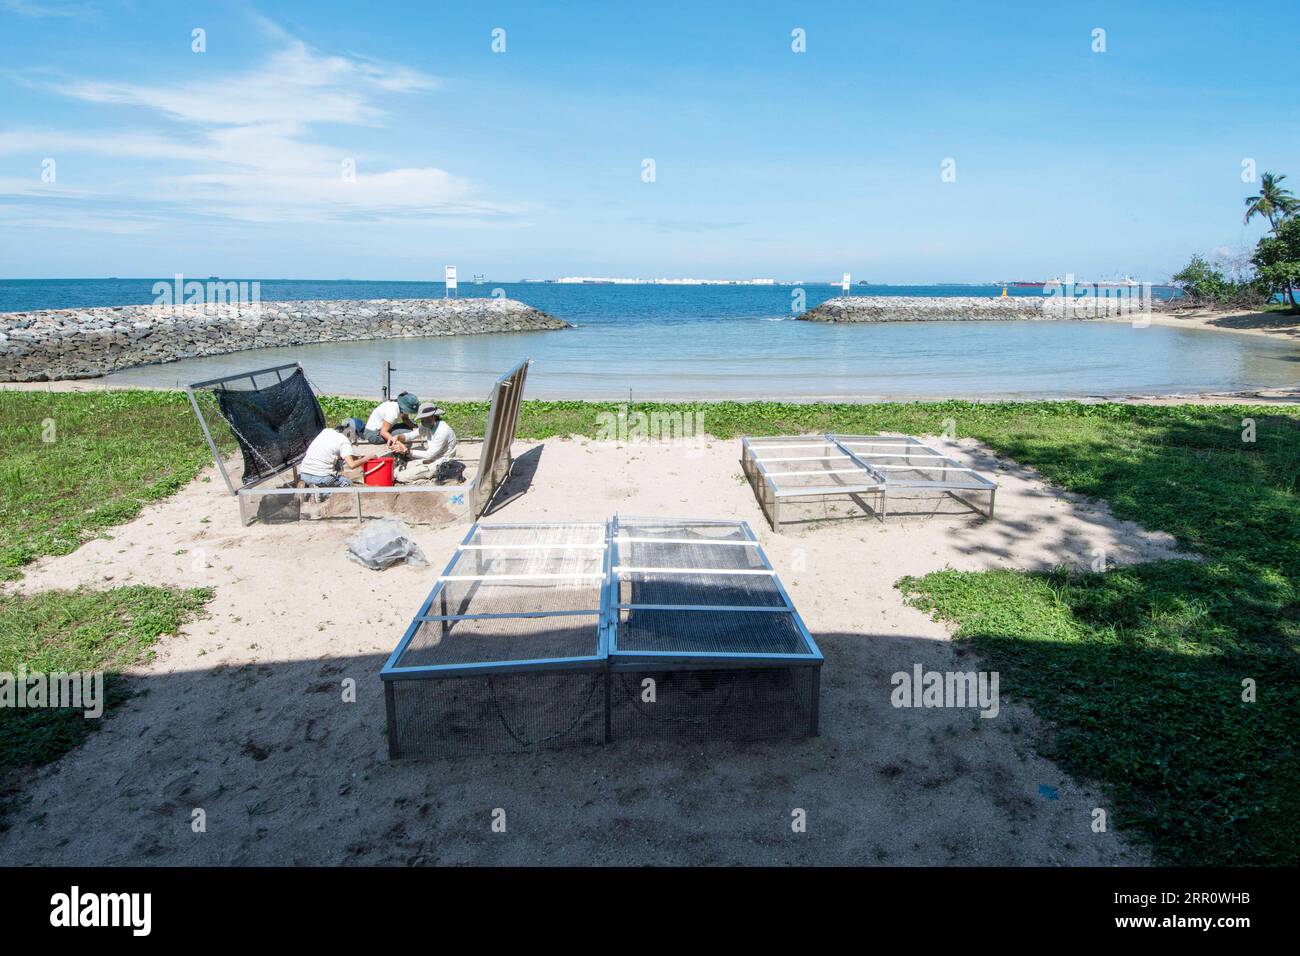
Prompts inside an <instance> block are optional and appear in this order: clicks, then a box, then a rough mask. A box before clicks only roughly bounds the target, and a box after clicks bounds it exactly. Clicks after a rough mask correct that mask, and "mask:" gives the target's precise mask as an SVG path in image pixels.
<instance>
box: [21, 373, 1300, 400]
mask: <svg viewBox="0 0 1300 956" xmlns="http://www.w3.org/2000/svg"><path fill="white" fill-rule="evenodd" d="M5 391H12V392H136V391H139V392H177V391H183V389H179V388H175V387H167V386H161V385H119V384H116V383H109V382H104V381H100V380H98V379H93V378H90V379H86V378H82V379H57V380H51V381H37V382H0V392H5ZM330 396H331V397H333V398H351V399H375V396H374V394H372V393H368V394H359V393H349V392H331V393H330ZM375 400H377V399H375ZM482 400H483V396H481V395H446V396H439V401H443V402H457V403H459V402H481V401H482ZM525 401H528V399H527V398H525ZM537 401H580V402H587V403H589V404H592V405H602V406H604V405H618V404H620V403H619V402H617V401H614V400H609V401H602V400H595V399H583V398H572V399H537ZM950 401H957V402H969V403H971V404H973V405H997V404H1007V403H1016V402H1081V403H1084V404H1092V405H1105V404H1108V403H1113V404H1117V405H1278V406H1287V405H1300V380H1298V381H1297V383H1296V384H1295V385H1293V386H1288V387H1284V388H1250V389H1242V390H1240V391H1233V392H1175V393H1169V394H1136V393H1135V394H1130V395H1087V394H1083V393H1080V394H1078V395H1073V396H1059V395H1057V396H1037V397H1036V396H1032V395H1000V396H992V397H980V398H967V397H960V396H956V397H954V396H952V395H920V396H907V397H906V398H890V397H888V396H845V395H827V396H807V395H801V396H796V397H791V398H781V397H773V396H771V395H757V394H756V395H752V396H736V397H731V398H726V399H714V398H709V399H696V398H645V399H638V400H637V401H636V402H635V404H638V405H677V404H688V403H689V404H702V405H715V404H717V405H720V404H733V403H741V404H744V403H751V402H779V403H782V404H787V405H817V404H826V405H885V404H898V405H921V404H927V403H933V402H950Z"/></svg>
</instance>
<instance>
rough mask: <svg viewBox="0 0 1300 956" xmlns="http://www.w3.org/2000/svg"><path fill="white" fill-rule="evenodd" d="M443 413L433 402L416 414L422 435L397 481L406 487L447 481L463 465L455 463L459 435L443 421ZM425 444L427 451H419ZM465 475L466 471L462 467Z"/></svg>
mask: <svg viewBox="0 0 1300 956" xmlns="http://www.w3.org/2000/svg"><path fill="white" fill-rule="evenodd" d="M442 416H443V411H442V409H441V408H439V407H438V406H437V405H435V404H433V402H425V403H424V404H423V405H421V406H420V408H419V411H417V412H416V413H415V421H416V423H417V424H418V425H419V431H418V433H417V434H416V435H415V436H414V437H412V438H410V439H408V441H409V442H410V443H411V447H410V450H409V451H408V453H407V454H408V457H407V459H406V461H403V462H401V463H399V464H398V466H397V468H396V469H395V470H394V472H393V480H394V481H397V482H400V483H402V484H409V483H410V482H412V481H429V480H432V479H438V480H445V479H446V478H447V477H450V476H451V473H452V472H453V471H454V470H455V469H454V468H453V467H452V466H454V465H459V464H460V462H458V461H455V454H456V433H455V432H454V431H452V430H451V426H450V425H448V424H447V423H446V422H445V421H443V419H442ZM421 443H423V445H424V447H423V448H420V447H417V446H418V445H420V444H421ZM461 470H462V472H463V467H462V469H461Z"/></svg>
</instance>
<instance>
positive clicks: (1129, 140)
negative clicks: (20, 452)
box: [0, 0, 1300, 283]
mask: <svg viewBox="0 0 1300 956" xmlns="http://www.w3.org/2000/svg"><path fill="white" fill-rule="evenodd" d="M196 28H201V29H202V30H204V31H205V39H206V52H203V53H195V52H193V51H192V49H191V47H192V31H193V30H195V29H196ZM497 28H500V29H502V30H504V31H505V52H502V53H495V52H493V50H492V42H493V35H492V31H493V30H494V29H497ZM796 28H799V29H802V30H804V31H805V32H806V38H807V39H806V47H807V49H806V52H804V53H795V52H793V51H792V49H791V44H792V38H791V31H792V30H795V29H796ZM1096 28H1101V29H1104V30H1105V31H1106V32H1105V43H1106V50H1105V52H1104V53H1095V52H1093V50H1092V46H1093V31H1094V29H1096ZM1297 37H1300V4H1295V3H1289V2H1285V3H1276V4H1272V5H1270V6H1267V7H1258V6H1251V5H1241V4H1225V3H1208V2H1182V3H1155V2H1150V3H1140V4H1139V3H1132V2H1128V3H1113V4H1112V3H1097V2H1088V3H1071V2H1060V3H1049V4H1043V3H1025V4H1013V3H1006V4H994V3H970V2H954V3H944V2H927V3H917V4H895V5H891V6H890V8H886V7H885V5H882V4H865V3H860V2H858V3H843V4H841V3H818V4H807V3H802V4H800V3H763V2H749V3H707V2H698V0H697V2H694V3H680V4H679V3H673V2H664V0H655V2H653V3H623V2H618V0H611V2H606V3H591V4H587V3H576V2H574V3H542V2H532V3H518V4H510V3H499V4H492V3H472V4H471V3H453V4H447V3H429V2H422V3H410V4H403V3H399V2H395V0H384V2H379V3H369V4H357V3H351V4H345V3H328V2H312V3H278V4H269V3H265V4H255V3H220V4H215V3H214V4H204V3H186V4H175V3H150V2H144V0H135V2H121V0H71V2H68V3H57V2H55V0H0V277H9V278H13V277H64V276H107V275H118V276H157V275H172V274H173V273H176V272H183V273H185V274H187V275H200V276H206V275H223V276H243V277H248V278H276V277H293V278H359V279H430V278H439V277H440V276H441V270H442V266H443V264H445V263H455V264H457V265H458V266H459V268H460V270H461V273H462V275H469V274H471V273H485V274H487V275H488V276H489V277H490V278H492V279H497V280H501V281H509V280H513V279H517V278H521V277H547V276H558V275H575V274H578V275H639V276H656V275H676V276H682V275H693V276H704V277H727V276H773V277H776V278H780V279H806V280H810V281H811V280H821V279H830V278H833V277H838V276H839V274H840V273H841V272H843V271H851V272H852V273H853V275H854V278H855V280H856V279H858V278H866V279H869V280H872V281H878V282H896V283H908V282H927V281H972V280H996V279H1014V278H1024V279H1042V278H1045V277H1048V276H1054V275H1064V274H1065V273H1067V272H1074V273H1075V274H1077V275H1079V276H1085V277H1094V278H1103V277H1104V278H1110V277H1116V276H1118V275H1121V274H1124V273H1131V274H1133V275H1135V276H1138V277H1140V278H1146V279H1154V280H1159V279H1163V278H1166V277H1167V276H1168V275H1169V274H1170V273H1171V272H1172V271H1174V270H1176V269H1177V268H1178V267H1179V266H1181V265H1182V264H1183V262H1185V261H1186V259H1187V258H1188V257H1189V256H1190V255H1191V254H1192V253H1193V252H1202V253H1207V254H1212V253H1214V252H1215V251H1216V250H1217V251H1218V252H1219V253H1220V254H1228V253H1232V252H1237V251H1240V250H1243V249H1248V248H1249V247H1250V246H1252V245H1253V243H1254V241H1255V240H1256V239H1257V238H1258V237H1259V236H1260V235H1261V234H1262V232H1263V226H1262V225H1261V224H1259V223H1258V221H1257V222H1256V223H1253V224H1252V225H1250V226H1248V227H1247V226H1243V225H1242V222H1241V215H1242V198H1243V197H1244V196H1245V195H1247V194H1248V193H1249V192H1251V191H1253V188H1254V186H1253V184H1250V183H1245V182H1243V181H1242V163H1243V161H1244V160H1254V162H1255V164H1256V167H1257V170H1258V172H1263V171H1264V170H1275V171H1277V172H1284V173H1285V172H1289V173H1290V174H1291V177H1290V180H1289V182H1288V185H1290V184H1292V183H1293V184H1294V186H1293V188H1294V189H1295V190H1296V191H1297V192H1300V89H1298V87H1300V80H1298V79H1297V75H1298V74H1297V71H1296V69H1295V65H1294V57H1293V56H1291V55H1290V54H1289V53H1286V52H1284V51H1285V50H1286V49H1287V47H1288V44H1289V45H1290V46H1292V47H1293V46H1294V41H1295V39H1296V38H1297ZM50 159H52V160H54V166H53V170H54V181H53V182H48V181H45V180H43V178H42V171H43V169H48V168H49V167H48V165H43V164H45V161H46V160H50ZM645 159H653V160H654V164H655V169H654V172H655V178H654V181H653V182H645V181H643V175H642V170H643V160H645ZM946 159H952V160H954V161H955V170H956V179H955V181H952V182H944V181H943V178H942V176H941V172H942V169H943V165H942V164H943V163H944V161H945V160H946ZM349 160H350V161H352V162H353V163H354V164H355V172H356V175H355V177H354V178H353V179H351V180H349V179H348V178H347V177H346V176H345V175H344V169H345V165H344V164H345V163H346V162H347V161H349ZM46 179H48V174H47V176H46Z"/></svg>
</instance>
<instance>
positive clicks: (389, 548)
mask: <svg viewBox="0 0 1300 956" xmlns="http://www.w3.org/2000/svg"><path fill="white" fill-rule="evenodd" d="M348 557H349V558H350V559H351V560H353V561H355V562H357V564H364V565H365V566H366V567H368V568H370V569H371V570H372V571H382V570H384V569H385V568H389V567H392V566H393V565H394V564H397V563H398V562H401V561H405V562H406V563H407V564H410V565H413V566H416V567H419V566H422V565H425V564H428V563H429V562H428V561H427V560H426V559H425V557H424V552H423V551H421V550H420V547H419V545H417V544H416V543H415V542H414V541H412V540H411V529H410V528H409V527H408V526H407V524H406V522H405V521H399V520H398V519H396V518H382V519H380V520H379V521H373V522H371V523H370V524H367V525H366V526H365V528H363V529H362V530H361V531H360V532H359V533H358V534H356V535H353V536H352V537H351V538H348Z"/></svg>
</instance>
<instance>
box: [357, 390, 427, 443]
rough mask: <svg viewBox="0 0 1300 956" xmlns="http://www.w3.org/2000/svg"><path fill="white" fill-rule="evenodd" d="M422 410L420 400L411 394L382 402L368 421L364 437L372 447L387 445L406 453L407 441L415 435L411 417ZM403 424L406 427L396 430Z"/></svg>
mask: <svg viewBox="0 0 1300 956" xmlns="http://www.w3.org/2000/svg"><path fill="white" fill-rule="evenodd" d="M419 408H420V400H419V399H418V398H416V397H415V396H414V395H412V394H411V393H410V392H402V394H400V395H398V396H397V398H395V399H389V400H388V401H386V402H380V403H379V404H378V405H376V406H375V410H374V411H373V412H371V413H370V417H369V418H368V419H366V428H365V431H364V432H363V433H362V437H363V438H364V439H365V440H366V441H368V442H370V443H371V444H372V445H387V446H388V447H389V448H390V449H392V450H393V451H396V452H405V451H406V443H405V439H406V438H408V437H409V436H411V435H414V434H415V431H416V427H415V423H414V422H412V421H411V416H412V415H414V414H415V413H416V411H418V410H419ZM399 423H400V424H401V425H403V426H405V427H403V428H394V426H395V425H398V424H399Z"/></svg>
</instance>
